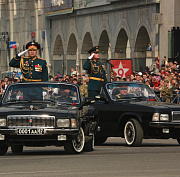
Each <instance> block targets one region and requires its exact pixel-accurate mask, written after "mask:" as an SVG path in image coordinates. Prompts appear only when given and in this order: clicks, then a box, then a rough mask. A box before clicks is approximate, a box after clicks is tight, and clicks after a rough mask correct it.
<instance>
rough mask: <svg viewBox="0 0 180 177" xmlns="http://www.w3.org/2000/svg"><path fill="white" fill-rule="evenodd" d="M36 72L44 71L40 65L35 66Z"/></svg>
mask: <svg viewBox="0 0 180 177" xmlns="http://www.w3.org/2000/svg"><path fill="white" fill-rule="evenodd" d="M35 71H37V72H41V71H42V66H41V65H40V64H37V65H35Z"/></svg>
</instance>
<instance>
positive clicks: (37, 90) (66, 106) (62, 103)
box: [0, 82, 96, 155]
mask: <svg viewBox="0 0 180 177" xmlns="http://www.w3.org/2000/svg"><path fill="white" fill-rule="evenodd" d="M88 104H89V103H87V102H86V103H85V102H83V101H82V99H81V95H80V91H79V88H78V86H77V85H74V84H68V83H57V82H35V83H32V82H29V83H28V82H27V83H14V84H11V85H10V86H9V87H8V88H7V89H6V92H5V93H4V96H3V98H2V101H1V107H0V155H4V154H5V153H6V152H7V149H8V147H9V146H11V149H12V152H13V153H21V152H22V151H23V146H51V145H55V146H64V149H65V151H66V152H67V153H80V152H81V151H82V150H83V149H84V150H87V151H92V150H93V149H94V133H95V131H96V120H95V118H94V108H93V107H91V106H85V105H88Z"/></svg>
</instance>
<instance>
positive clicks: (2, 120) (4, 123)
mask: <svg viewBox="0 0 180 177" xmlns="http://www.w3.org/2000/svg"><path fill="white" fill-rule="evenodd" d="M5 126H6V119H0V127H5Z"/></svg>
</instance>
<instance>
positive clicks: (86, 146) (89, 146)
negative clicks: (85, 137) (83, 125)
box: [84, 134, 94, 152]
mask: <svg viewBox="0 0 180 177" xmlns="http://www.w3.org/2000/svg"><path fill="white" fill-rule="evenodd" d="M84 150H85V151H87V152H90V151H93V150H94V134H93V135H92V136H91V139H90V140H89V141H88V142H86V143H85V144H84Z"/></svg>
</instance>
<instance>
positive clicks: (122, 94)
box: [115, 85, 129, 99]
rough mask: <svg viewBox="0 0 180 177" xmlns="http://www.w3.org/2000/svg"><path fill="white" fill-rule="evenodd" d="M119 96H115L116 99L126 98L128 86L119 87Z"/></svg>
mask: <svg viewBox="0 0 180 177" xmlns="http://www.w3.org/2000/svg"><path fill="white" fill-rule="evenodd" d="M119 92H120V93H119V94H117V95H116V96H115V98H116V99H123V98H126V97H127V95H129V94H128V86H127V85H122V86H120V87H119Z"/></svg>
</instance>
